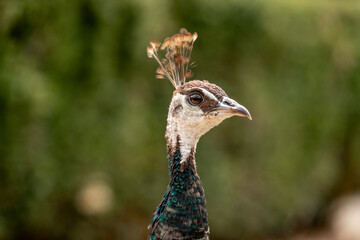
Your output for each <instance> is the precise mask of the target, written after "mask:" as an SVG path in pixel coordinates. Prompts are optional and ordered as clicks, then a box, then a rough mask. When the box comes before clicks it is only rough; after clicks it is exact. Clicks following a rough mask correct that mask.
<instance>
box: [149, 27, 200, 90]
mask: <svg viewBox="0 0 360 240" xmlns="http://www.w3.org/2000/svg"><path fill="white" fill-rule="evenodd" d="M197 36H198V35H197V33H196V32H195V33H193V34H191V33H190V32H188V31H187V30H186V29H185V28H182V29H180V32H179V33H178V34H175V35H173V36H172V37H168V38H166V39H165V40H164V42H163V43H162V44H161V43H160V42H157V41H151V42H150V45H149V46H148V47H147V55H148V57H149V58H155V60H156V61H157V62H158V63H159V65H160V66H159V68H158V69H157V70H156V77H157V78H160V79H162V78H165V77H166V78H168V79H169V80H170V82H171V83H172V85H173V86H174V87H175V88H176V89H177V88H179V87H180V86H182V85H184V84H185V82H186V80H187V79H189V78H190V77H191V76H192V72H191V70H190V68H189V67H192V66H193V65H194V64H193V62H192V63H190V57H191V52H192V49H193V45H194V42H195V40H196V38H197ZM159 50H161V51H164V52H166V53H165V57H164V58H163V59H162V60H160V57H159V55H158V52H159Z"/></svg>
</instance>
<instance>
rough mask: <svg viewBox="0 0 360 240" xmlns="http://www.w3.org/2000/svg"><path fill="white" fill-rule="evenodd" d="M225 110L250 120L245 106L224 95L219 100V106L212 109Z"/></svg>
mask: <svg viewBox="0 0 360 240" xmlns="http://www.w3.org/2000/svg"><path fill="white" fill-rule="evenodd" d="M218 110H221V111H226V112H229V113H231V114H233V115H237V116H241V117H247V118H248V119H250V120H252V118H251V114H250V112H249V111H248V110H247V109H246V107H244V106H242V105H240V104H239V103H237V102H236V101H235V100H233V99H231V98H228V97H224V98H223V100H222V101H221V102H220V104H219V106H218V107H217V108H215V109H214V111H218Z"/></svg>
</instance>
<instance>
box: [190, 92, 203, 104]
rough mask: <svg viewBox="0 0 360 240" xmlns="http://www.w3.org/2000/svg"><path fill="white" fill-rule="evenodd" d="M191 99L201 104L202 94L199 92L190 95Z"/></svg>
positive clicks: (192, 101)
mask: <svg viewBox="0 0 360 240" xmlns="http://www.w3.org/2000/svg"><path fill="white" fill-rule="evenodd" d="M190 101H191V103H192V104H196V105H198V104H200V103H201V102H202V96H200V95H199V94H193V95H191V96H190Z"/></svg>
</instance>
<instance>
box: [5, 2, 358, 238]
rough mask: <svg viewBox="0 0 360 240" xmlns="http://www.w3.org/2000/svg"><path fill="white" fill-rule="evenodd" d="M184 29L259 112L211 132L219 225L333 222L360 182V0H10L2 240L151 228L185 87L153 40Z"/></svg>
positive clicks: (279, 232) (256, 229)
mask: <svg viewBox="0 0 360 240" xmlns="http://www.w3.org/2000/svg"><path fill="white" fill-rule="evenodd" d="M182 27H185V28H187V29H188V30H189V31H190V32H197V33H198V34H199V38H198V40H197V41H196V42H195V47H194V51H193V55H192V56H193V60H195V61H196V62H197V64H198V66H197V67H196V68H194V69H193V72H194V73H195V75H194V79H207V80H209V81H210V82H212V83H215V84H218V85H219V86H221V87H222V88H223V89H224V90H225V91H226V92H227V93H228V95H229V96H230V97H232V98H234V99H235V100H237V101H238V102H239V103H241V104H243V105H244V106H246V107H247V108H248V109H249V110H250V112H251V114H252V116H253V121H248V120H246V119H240V118H231V119H229V120H226V121H225V122H223V123H222V124H221V125H220V126H219V127H216V128H215V129H213V130H212V131H210V132H209V133H208V134H206V135H205V136H204V137H203V138H202V139H201V140H200V143H199V144H198V150H197V154H196V157H197V165H198V171H199V175H200V176H201V179H202V182H203V185H204V188H205V191H206V196H207V202H208V212H209V219H210V227H211V237H212V239H273V238H278V237H279V238H282V237H288V236H291V235H292V234H295V233H297V232H302V231H312V230H313V229H315V230H316V229H321V228H324V226H326V224H327V221H328V220H327V219H328V209H329V207H330V206H331V205H332V204H333V202H334V201H336V200H337V199H339V198H340V197H342V196H346V195H349V194H354V193H356V192H357V191H358V190H359V183H360V161H359V158H360V64H359V60H360V2H359V1H356V0H348V1H340V0H339V1H335V0H334V1H321V0H319V1H310V0H292V1H289V0H271V1H269V0H268V1H266V0H241V1H240V0H239V1H237V0H222V1H214V0H206V1H205V0H187V1H181V0H172V1H160V0H133V1H130V0H127V1H126V0H117V1H115V0H102V1H96V0H93V1H87V0H73V1H64V0H53V1H45V0H38V1H33V0H21V1H20V0H11V1H10V0H5V1H0V141H1V144H0V184H1V189H0V239H14V240H20V239H21V240H22V239H30V240H31V239H39V240H48V239H49V240H50V239H54V240H56V239H59V240H60V239H62V240H64V239H69V240H70V239H76V240H92V239H94V240H95V239H103V240H108V239H124V240H137V239H145V238H146V236H147V233H148V231H147V228H146V227H147V224H148V223H149V222H150V220H151V219H152V212H153V210H154V209H155V207H156V206H157V205H158V203H159V202H160V200H161V198H162V195H163V193H164V192H165V190H166V187H167V184H168V166H167V159H166V147H165V139H164V133H165V126H166V117H167V108H168V105H169V103H170V99H171V96H172V91H173V87H172V85H171V84H170V82H168V81H167V80H159V79H155V70H156V68H157V64H156V62H155V61H154V60H153V59H148V58H147V55H146V47H147V45H148V43H149V41H150V40H159V41H162V40H163V39H164V38H165V37H167V36H170V35H172V34H174V33H177V32H178V30H179V29H180V28H182ZM325 228H326V227H325Z"/></svg>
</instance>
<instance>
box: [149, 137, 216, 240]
mask: <svg viewBox="0 0 360 240" xmlns="http://www.w3.org/2000/svg"><path fill="white" fill-rule="evenodd" d="M168 148H169V149H168V160H169V171H170V183H169V186H168V189H167V191H166V193H165V195H164V197H163V200H162V202H161V203H160V205H159V206H158V207H157V209H156V211H155V216H154V218H153V220H152V222H151V224H150V227H151V234H150V236H149V238H148V239H154V240H155V239H209V226H208V217H207V211H206V201H205V195H204V189H203V187H202V185H201V181H200V178H199V175H198V174H197V172H196V165H195V160H194V150H192V151H191V152H192V154H190V155H189V157H188V158H187V160H186V161H183V163H182V164H181V163H180V162H181V160H182V154H181V150H180V144H179V141H178V142H177V145H176V147H175V148H171V147H168Z"/></svg>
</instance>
